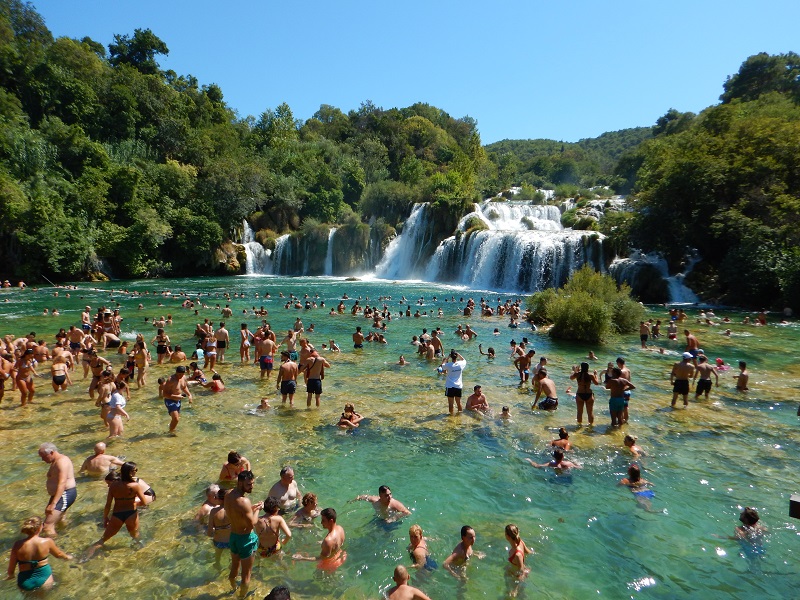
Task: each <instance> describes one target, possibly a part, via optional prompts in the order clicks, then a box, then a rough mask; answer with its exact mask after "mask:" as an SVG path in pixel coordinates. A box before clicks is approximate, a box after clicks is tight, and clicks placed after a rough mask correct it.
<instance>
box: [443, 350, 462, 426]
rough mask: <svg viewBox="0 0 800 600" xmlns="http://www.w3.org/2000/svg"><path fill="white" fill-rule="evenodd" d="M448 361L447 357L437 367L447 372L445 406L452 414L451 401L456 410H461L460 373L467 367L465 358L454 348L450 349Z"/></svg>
mask: <svg viewBox="0 0 800 600" xmlns="http://www.w3.org/2000/svg"><path fill="white" fill-rule="evenodd" d="M449 358H450V362H447V359H445V360H443V361H442V364H441V365H439V367H440V368H441V369H442V370H443V371H444V372H445V373H446V374H447V377H446V379H445V384H444V387H445V393H444V394H445V396H447V408H448V410H449V411H450V414H451V415H452V414H453V402H455V404H456V406H457V407H458V412H461V390H462V388H463V387H464V383H463V380H462V377H461V376H462V373H463V372H464V369H465V368H466V367H467V361H466V359H465V358H464V357H463V356H461V355H460V354H459V353H458V352H456V351H455V350H450V354H449Z"/></svg>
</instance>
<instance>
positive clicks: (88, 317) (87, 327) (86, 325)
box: [81, 306, 92, 333]
mask: <svg viewBox="0 0 800 600" xmlns="http://www.w3.org/2000/svg"><path fill="white" fill-rule="evenodd" d="M91 310H92V307H91V306H87V307H86V308H85V309H84V310H83V312H82V313H81V329H82V330H83V331H85V332H86V333H89V332H90V331H91V330H92V313H91Z"/></svg>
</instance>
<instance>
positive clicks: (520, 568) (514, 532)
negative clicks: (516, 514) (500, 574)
mask: <svg viewBox="0 0 800 600" xmlns="http://www.w3.org/2000/svg"><path fill="white" fill-rule="evenodd" d="M506 539H507V540H508V542H509V543H510V544H511V547H510V548H509V549H508V562H509V563H510V565H511V566H510V567H509V571H511V572H512V573H511V574H512V575H513V579H512V580H511V582H510V584H511V586H512V587H511V588H510V590H509V595H510V596H511V597H512V598H514V597H516V596H517V592H518V589H519V584H520V583H521V582H522V580H523V579H525V577H526V576H527V575H528V573H530V569H528V568H527V567H525V555H526V554H533V550H531V549H530V548H528V546H527V545H526V544H525V541H524V540H523V539H522V538H521V537H520V536H519V527H517V526H516V525H513V524H510V525H506Z"/></svg>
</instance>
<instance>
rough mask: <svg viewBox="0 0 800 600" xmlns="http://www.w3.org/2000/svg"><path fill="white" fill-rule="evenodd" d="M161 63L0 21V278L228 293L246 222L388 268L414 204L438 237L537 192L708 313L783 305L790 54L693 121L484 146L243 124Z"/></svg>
mask: <svg viewBox="0 0 800 600" xmlns="http://www.w3.org/2000/svg"><path fill="white" fill-rule="evenodd" d="M168 52H169V49H168V47H167V44H166V43H165V42H164V41H163V40H161V39H160V38H159V37H157V35H156V34H155V33H154V32H152V31H150V30H149V29H145V30H141V29H137V30H135V31H134V32H133V33H130V34H118V35H115V36H114V41H113V42H112V43H111V44H109V45H108V47H107V48H106V47H104V46H102V45H101V44H99V43H98V42H96V41H94V40H92V39H90V38H83V39H80V40H76V39H69V38H58V39H54V38H53V36H52V34H51V33H50V31H49V30H48V29H47V27H46V25H45V23H44V21H43V20H42V18H41V16H40V15H39V14H38V13H37V12H36V10H35V8H34V7H33V6H32V5H31V4H29V3H24V2H20V1H19V0H0V72H1V73H2V79H0V214H1V215H2V219H0V261H1V262H0V264H2V265H3V267H2V270H3V271H4V273H5V274H6V276H11V275H15V276H20V277H25V278H31V279H38V278H41V277H48V278H52V279H57V280H67V279H75V278H82V277H92V276H97V275H98V274H99V272H100V271H103V272H105V273H113V275H114V276H116V277H156V276H165V275H173V276H180V275H190V274H201V273H209V274H210V273H238V272H240V271H241V268H242V265H241V261H240V260H237V249H236V246H235V244H233V243H231V242H232V241H235V240H238V239H239V238H240V235H241V224H242V221H243V219H248V220H249V221H250V223H251V225H252V226H253V229H254V230H256V232H257V234H256V239H257V240H259V241H260V242H262V243H263V244H264V245H265V246H266V247H269V246H270V244H274V240H275V238H276V237H277V236H278V235H281V234H285V233H292V234H293V235H297V236H303V235H305V236H306V237H314V236H316V237H317V238H320V239H322V238H324V237H325V235H326V232H327V229H328V227H329V226H330V225H336V226H338V227H340V229H341V231H347V232H348V234H347V235H348V236H349V237H347V238H345V239H349V240H350V241H351V242H353V244H355V242H356V241H358V243H360V244H362V245H364V246H365V247H366V245H367V244H368V243H370V240H371V242H374V243H375V244H378V245H379V246H382V247H385V244H386V243H387V242H388V240H389V239H391V237H392V236H394V235H395V234H396V233H397V232H398V231H399V230H400V228H401V227H402V224H403V221H404V219H406V218H407V217H408V215H409V212H410V210H411V208H412V206H413V205H414V203H417V202H430V203H431V204H432V208H433V209H434V211H435V212H434V213H433V214H434V215H435V216H436V219H435V220H436V224H437V227H438V228H440V229H441V232H439V233H440V234H442V235H449V234H451V233H452V230H453V229H454V227H455V223H457V221H458V218H459V217H460V216H461V215H463V214H464V213H465V212H467V211H468V210H469V207H470V206H471V203H472V202H474V201H476V200H479V199H481V198H485V197H489V196H495V195H497V194H500V193H501V192H504V191H506V190H508V189H509V188H510V187H511V186H521V187H522V195H520V196H518V197H519V198H522V199H528V200H532V201H534V202H542V201H544V196H543V195H537V194H536V193H535V191H536V189H537V188H546V189H555V190H556V197H559V198H562V197H580V196H584V197H585V196H588V195H590V194H591V193H592V192H591V189H590V188H595V187H596V186H604V187H606V188H608V189H610V190H611V191H615V192H617V193H623V194H629V196H628V199H629V202H628V209H629V210H628V212H619V211H615V212H608V213H607V215H606V217H605V218H603V219H602V220H601V222H600V223H599V224H598V226H599V228H600V230H601V231H602V232H603V233H605V234H606V235H607V236H609V238H610V240H609V243H610V244H611V245H612V247H613V248H614V249H615V251H616V252H618V253H621V254H624V253H626V252H628V251H629V250H630V249H631V248H639V249H642V250H644V251H658V252H661V253H663V254H664V255H665V256H666V257H667V259H668V261H669V264H670V266H671V267H672V268H673V269H676V270H677V269H679V268H680V267H681V264H682V263H683V262H684V261H686V260H687V257H689V256H691V255H693V254H696V256H697V257H698V258H699V259H700V262H699V263H698V265H697V267H696V268H695V271H694V280H693V287H694V289H695V290H696V291H698V292H699V293H701V294H702V295H703V297H704V298H705V299H709V300H718V301H728V302H732V303H736V304H748V305H758V304H769V305H780V304H782V303H784V302H789V299H790V298H791V297H793V295H794V296H796V294H797V293H798V292H800V247H799V246H798V239H797V238H798V235H800V234H798V233H797V232H798V227H797V224H796V221H797V220H798V218H800V216H799V214H798V208H800V156H799V155H800V124H799V123H800V57H798V56H797V55H796V54H794V53H789V54H785V55H777V56H770V55H767V54H759V55H756V56H753V57H750V58H748V59H747V60H746V61H745V62H744V63H743V64H742V67H741V69H740V70H739V72H738V73H737V74H735V75H733V76H731V77H729V78H728V80H727V81H726V82H725V83H724V86H723V94H722V96H721V98H720V103H719V104H718V105H715V106H712V107H709V108H708V109H706V110H705V111H703V112H701V113H700V114H698V115H695V114H692V113H680V112H678V111H676V110H670V111H668V112H667V113H666V114H665V115H664V116H663V117H661V118H660V119H659V120H658V121H657V122H656V123H655V124H654V125H653V126H652V127H639V128H635V129H628V130H624V131H619V132H610V133H606V134H603V135H602V136H599V137H598V138H593V139H585V140H581V141H579V142H577V143H565V142H559V141H554V140H504V141H501V142H497V143H495V144H491V145H489V146H485V147H484V146H483V145H482V143H481V140H480V135H479V133H478V124H477V123H476V121H475V120H474V119H471V118H470V117H463V118H454V117H451V116H450V115H449V114H447V112H445V111H444V110H442V109H439V108H436V107H433V106H430V105H428V104H425V103H417V104H414V105H412V106H409V107H405V108H390V109H384V108H381V107H377V106H375V105H373V104H372V103H371V102H369V101H365V102H363V103H362V104H361V106H359V107H358V108H357V109H353V110H349V111H348V112H343V111H342V110H341V109H339V108H336V107H334V106H329V105H325V104H323V105H321V106H320V108H319V110H318V111H317V112H316V113H315V114H314V115H313V116H312V117H311V118H309V119H308V120H305V121H301V120H298V119H296V118H295V117H294V115H293V113H292V110H291V108H290V107H289V106H288V105H286V104H281V105H280V106H277V107H274V108H265V110H264V112H263V113H262V114H261V115H259V116H258V117H252V116H247V117H240V116H239V115H238V114H237V113H236V111H235V109H234V108H233V107H230V106H228V105H227V103H226V102H225V100H224V96H223V90H221V89H220V88H219V86H217V85H214V84H201V83H200V82H199V81H198V80H197V79H196V78H195V77H194V76H192V75H188V74H187V75H179V74H177V73H175V72H173V71H165V70H162V69H161V67H160V65H159V63H158V59H159V57H161V56H165V55H167V54H168ZM505 195H506V196H508V193H507V192H506V194H505ZM498 199H502V197H499V198H498ZM437 211H438V212H437ZM338 236H339V233H338V232H337V238H338ZM353 244H351V245H353ZM355 245H357V244H355ZM238 256H239V258H241V256H240V253H239V255H238Z"/></svg>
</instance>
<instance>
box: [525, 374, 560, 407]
mask: <svg viewBox="0 0 800 600" xmlns="http://www.w3.org/2000/svg"><path fill="white" fill-rule="evenodd" d="M536 382H537V383H538V384H539V385H538V386H537V387H538V391H537V392H536V397H535V398H534V399H533V406H531V408H532V409H534V408H536V406H537V402H538V401H539V398H541V396H542V394H544V396H545V398H544V400H542V401H541V402H539V403H538V407H539V409H541V410H556V409H557V408H558V392H556V384H555V382H554V381H553V380H552V379H550V378H548V377H547V369H545V368H544V367H542V368H540V369H539V371H538V372H537V373H536Z"/></svg>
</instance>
